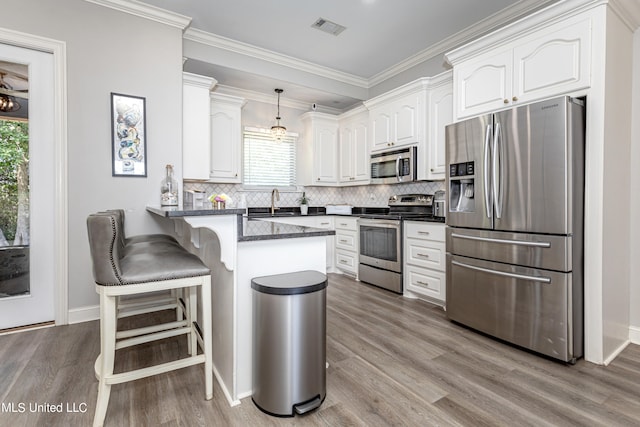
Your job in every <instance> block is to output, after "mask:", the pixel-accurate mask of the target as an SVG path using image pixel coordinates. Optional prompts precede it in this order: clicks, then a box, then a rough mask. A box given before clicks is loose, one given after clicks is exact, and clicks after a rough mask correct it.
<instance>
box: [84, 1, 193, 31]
mask: <svg viewBox="0 0 640 427" xmlns="http://www.w3.org/2000/svg"><path fill="white" fill-rule="evenodd" d="M85 1H87V2H89V3H94V4H98V5H100V6H104V7H108V8H110V9H115V10H117V11H120V12H125V13H128V14H131V15H135V16H139V17H141V18H145V19H150V20H152V21H156V22H160V23H161V24H165V25H170V26H172V27H176V28H179V29H181V30H183V31H184V29H185V28H187V27H188V26H189V25H190V24H191V18H190V17H188V16H184V15H180V14H178V13H174V12H170V11H168V10H166V9H162V8H159V7H155V6H152V5H150V4H146V3H142V2H139V1H136V0H85Z"/></svg>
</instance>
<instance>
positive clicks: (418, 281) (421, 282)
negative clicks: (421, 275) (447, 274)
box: [416, 280, 429, 286]
mask: <svg viewBox="0 0 640 427" xmlns="http://www.w3.org/2000/svg"><path fill="white" fill-rule="evenodd" d="M416 283H417V284H418V285H424V286H429V284H428V283H427V282H423V281H422V280H416Z"/></svg>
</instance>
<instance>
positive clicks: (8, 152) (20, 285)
mask: <svg viewBox="0 0 640 427" xmlns="http://www.w3.org/2000/svg"><path fill="white" fill-rule="evenodd" d="M28 91H29V79H28V68H27V66H26V65H23V64H16V63H11V62H4V61H0V298H8V297H13V296H24V295H29V293H30V285H29V282H30V277H29V243H30V226H29V225H30V224H29V123H28V111H29V109H28Z"/></svg>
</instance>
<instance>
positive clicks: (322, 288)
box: [251, 270, 327, 417]
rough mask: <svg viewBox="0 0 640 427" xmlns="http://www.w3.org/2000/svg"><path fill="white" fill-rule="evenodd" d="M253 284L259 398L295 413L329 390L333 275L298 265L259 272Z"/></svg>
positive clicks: (274, 410) (267, 407)
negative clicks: (330, 285)
mask: <svg viewBox="0 0 640 427" xmlns="http://www.w3.org/2000/svg"><path fill="white" fill-rule="evenodd" d="M251 288H252V289H253V396H252V399H253V402H254V403H255V405H256V406H257V407H258V408H259V409H260V410H262V411H263V412H265V413H267V414H270V415H275V416H281V417H292V416H294V415H295V414H304V413H306V412H309V411H311V410H313V409H315V408H317V407H319V406H320V405H321V404H322V402H323V401H324V398H325V396H326V381H327V377H326V343H327V336H326V329H327V327H326V323H327V322H326V316H327V314H326V313H327V309H326V305H327V290H326V288H327V276H326V275H324V274H322V273H320V272H318V271H312V270H307V271H298V272H294V273H286V274H276V275H273V276H263V277H256V278H254V279H253V280H251Z"/></svg>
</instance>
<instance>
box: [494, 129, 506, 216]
mask: <svg viewBox="0 0 640 427" xmlns="http://www.w3.org/2000/svg"><path fill="white" fill-rule="evenodd" d="M500 142H501V138H500V123H496V132H495V134H494V135H493V167H492V175H493V177H492V178H493V198H494V200H495V207H496V218H502V197H503V189H504V183H503V182H502V177H503V174H502V170H503V166H502V150H501V148H502V144H501V143H500ZM498 164H499V166H498ZM498 167H499V168H500V169H499V170H498Z"/></svg>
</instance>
